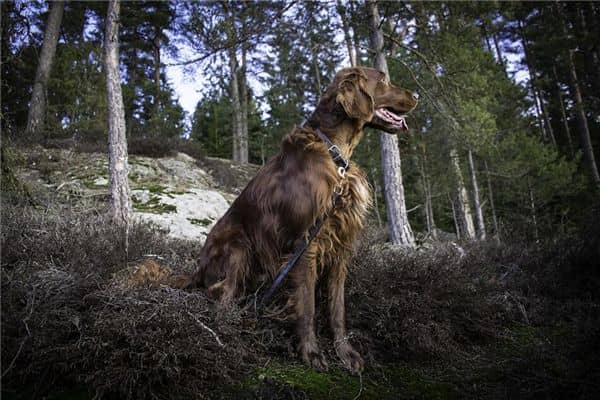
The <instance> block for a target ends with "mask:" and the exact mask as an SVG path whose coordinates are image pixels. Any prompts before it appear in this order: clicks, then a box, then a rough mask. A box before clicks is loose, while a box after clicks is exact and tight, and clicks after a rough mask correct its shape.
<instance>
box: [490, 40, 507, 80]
mask: <svg viewBox="0 0 600 400" xmlns="http://www.w3.org/2000/svg"><path fill="white" fill-rule="evenodd" d="M492 40H493V41H494V47H495V48H496V54H497V55H498V62H500V65H502V69H503V70H504V73H508V71H506V62H505V61H504V57H503V55H502V50H500V43H499V42H498V36H497V35H496V34H495V33H494V34H493V35H492Z"/></svg>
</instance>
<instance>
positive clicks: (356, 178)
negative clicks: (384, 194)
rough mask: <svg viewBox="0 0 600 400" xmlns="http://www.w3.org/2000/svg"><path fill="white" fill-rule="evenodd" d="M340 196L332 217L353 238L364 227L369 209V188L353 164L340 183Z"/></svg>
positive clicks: (370, 200) (361, 172)
mask: <svg viewBox="0 0 600 400" xmlns="http://www.w3.org/2000/svg"><path fill="white" fill-rule="evenodd" d="M341 187H342V190H341V193H342V194H341V196H340V199H339V200H338V203H337V205H336V207H335V209H334V212H333V217H334V218H337V219H338V220H339V221H338V222H339V223H340V226H338V228H339V229H343V230H346V231H348V233H351V235H350V236H355V234H356V233H358V231H359V230H360V229H362V227H363V225H364V220H365V218H366V216H367V213H368V211H369V208H370V207H371V203H372V197H371V188H370V186H369V182H368V181H367V178H366V176H365V174H364V172H363V171H362V170H361V169H360V168H358V167H357V166H356V165H355V164H352V166H351V168H350V169H348V172H347V173H346V177H345V178H344V179H343V180H342V182H341Z"/></svg>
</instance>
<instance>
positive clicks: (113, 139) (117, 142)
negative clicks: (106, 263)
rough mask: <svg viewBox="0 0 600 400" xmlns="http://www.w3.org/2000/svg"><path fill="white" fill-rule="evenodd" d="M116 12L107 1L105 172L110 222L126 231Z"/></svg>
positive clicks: (124, 142)
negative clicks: (107, 172)
mask: <svg viewBox="0 0 600 400" xmlns="http://www.w3.org/2000/svg"><path fill="white" fill-rule="evenodd" d="M119 12H120V3H119V1H118V0H110V2H109V3H108V13H107V16H106V34H105V37H104V66H105V68H106V93H107V100H108V102H107V104H108V160H109V161H108V168H109V181H110V182H109V183H110V195H111V203H110V205H111V211H110V212H111V216H112V219H113V221H114V222H115V223H117V224H119V225H124V226H125V227H128V226H129V220H130V216H131V197H130V192H129V182H128V180H127V175H128V166H127V138H126V136H125V112H124V107H123V94H122V92H121V78H120V74H119Z"/></svg>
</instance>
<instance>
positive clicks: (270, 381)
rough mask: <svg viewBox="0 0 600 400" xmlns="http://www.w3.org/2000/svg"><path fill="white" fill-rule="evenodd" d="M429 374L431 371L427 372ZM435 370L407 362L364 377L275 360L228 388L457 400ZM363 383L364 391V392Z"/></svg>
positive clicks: (327, 396) (326, 398) (241, 392)
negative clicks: (316, 369) (323, 370)
mask: <svg viewBox="0 0 600 400" xmlns="http://www.w3.org/2000/svg"><path fill="white" fill-rule="evenodd" d="M428 374H431V376H430V375H428ZM436 376H437V375H435V371H428V372H427V373H426V372H425V371H422V370H420V369H416V368H413V367H409V366H407V365H398V364H393V365H386V366H383V367H381V368H378V369H376V370H375V369H368V370H367V371H365V373H364V374H363V376H362V383H361V378H360V377H357V376H353V375H350V374H348V373H347V372H345V371H342V370H340V369H338V368H332V369H330V370H329V371H327V372H317V371H315V370H313V369H311V368H307V367H305V366H303V365H298V364H284V363H280V362H275V363H272V364H271V365H269V366H268V367H267V368H261V369H259V370H257V371H256V372H255V373H254V374H253V375H252V376H250V377H249V378H247V379H246V380H244V381H243V382H242V383H240V384H238V385H236V386H233V387H230V388H229V389H228V390H227V397H228V398H240V397H244V396H245V395H246V394H248V395H249V396H250V397H251V395H250V394H251V393H254V394H257V393H260V396H259V397H264V398H268V397H269V396H271V395H272V394H273V393H274V392H276V393H282V392H287V393H289V394H291V396H290V397H296V396H295V394H298V395H299V397H301V398H310V399H317V400H319V399H323V400H332V399H353V398H355V397H356V396H357V395H358V394H359V393H360V399H363V400H369V399H398V398H409V399H431V400H437V399H457V398H460V396H459V393H458V391H457V389H456V388H455V387H454V386H453V385H451V384H450V383H446V382H443V381H441V380H440V379H438V378H436ZM361 385H362V391H361Z"/></svg>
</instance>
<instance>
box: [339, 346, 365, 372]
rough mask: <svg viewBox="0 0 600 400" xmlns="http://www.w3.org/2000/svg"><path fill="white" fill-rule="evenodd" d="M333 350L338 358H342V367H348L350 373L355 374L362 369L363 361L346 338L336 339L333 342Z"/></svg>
mask: <svg viewBox="0 0 600 400" xmlns="http://www.w3.org/2000/svg"><path fill="white" fill-rule="evenodd" d="M335 352H336V353H337V355H338V357H339V358H340V360H342V364H343V365H344V368H346V369H348V370H349V371H350V372H351V373H353V374H357V373H359V372H361V371H362V370H363V368H364V364H365V362H364V361H363V359H362V357H361V356H360V354H358V352H357V351H356V350H354V348H353V347H352V345H351V344H350V343H348V340H346V339H343V340H340V341H337V342H336V343H335Z"/></svg>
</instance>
